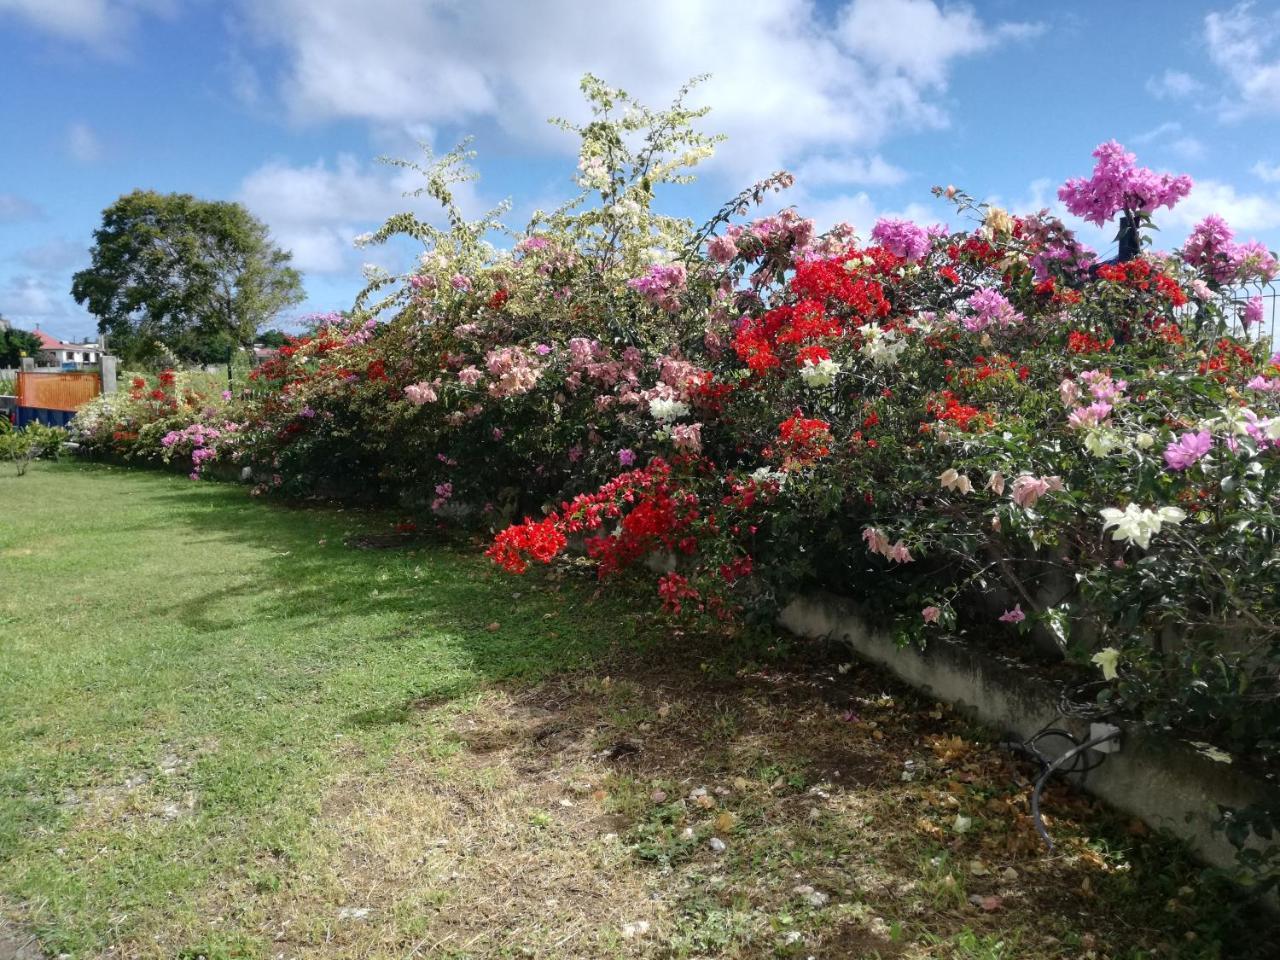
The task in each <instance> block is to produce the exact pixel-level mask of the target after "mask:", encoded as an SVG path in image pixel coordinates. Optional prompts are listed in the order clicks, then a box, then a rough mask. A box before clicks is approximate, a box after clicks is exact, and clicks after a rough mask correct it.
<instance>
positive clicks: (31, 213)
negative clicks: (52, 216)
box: [0, 193, 44, 223]
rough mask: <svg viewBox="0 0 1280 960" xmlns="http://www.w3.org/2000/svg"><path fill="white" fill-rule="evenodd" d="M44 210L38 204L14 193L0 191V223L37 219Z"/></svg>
mask: <svg viewBox="0 0 1280 960" xmlns="http://www.w3.org/2000/svg"><path fill="white" fill-rule="evenodd" d="M43 217H44V211H43V210H41V209H40V207H39V205H38V204H35V203H32V202H31V201H30V200H28V199H27V198H26V197H20V196H18V195H17V194H16V193H0V223H19V222H21V221H23V220H39V219H41V218H43Z"/></svg>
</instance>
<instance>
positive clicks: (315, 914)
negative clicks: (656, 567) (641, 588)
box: [216, 636, 1267, 958]
mask: <svg viewBox="0 0 1280 960" xmlns="http://www.w3.org/2000/svg"><path fill="white" fill-rule="evenodd" d="M688 641H692V642H693V643H695V644H696V643H699V642H701V643H705V642H706V639H705V638H688ZM688 641H686V640H685V639H684V638H681V637H679V636H677V637H676V638H674V644H676V645H679V646H681V647H683V646H684V644H685V643H686V642H688ZM684 649H686V650H687V649H688V648H687V647H684ZM833 653H834V651H832V650H831V649H830V648H827V647H824V646H823V645H817V644H805V645H803V646H802V647H800V648H798V649H796V650H792V651H790V652H789V654H788V655H787V656H785V657H783V658H781V659H779V658H777V657H774V656H767V657H765V658H764V659H763V660H762V662H757V663H752V664H748V665H745V666H739V667H738V668H737V669H734V668H733V667H731V666H729V665H728V664H729V663H731V662H738V663H741V661H740V660H738V659H737V658H736V657H734V656H732V655H730V656H729V657H728V659H727V660H726V659H723V658H713V659H712V660H711V661H706V660H701V659H699V658H698V657H695V656H690V655H688V654H687V653H686V654H685V655H681V654H680V653H679V652H677V651H675V650H674V649H672V650H667V649H663V650H661V651H650V652H649V654H648V655H646V656H645V657H644V658H643V659H641V658H636V657H628V656H625V655H622V656H617V657H615V658H614V659H613V661H612V663H611V664H610V666H609V667H608V668H606V669H605V670H604V671H602V670H593V671H590V672H578V673H574V674H570V675H566V676H562V677H560V678H557V679H554V680H550V681H547V682H544V683H542V684H540V685H537V686H534V687H530V688H523V689H520V688H507V689H501V690H494V691H491V692H490V693H489V694H487V695H485V696H484V697H483V698H482V699H481V701H480V703H479V704H478V705H477V706H475V708H474V709H471V710H468V711H465V712H462V713H453V712H450V711H449V710H448V708H441V707H437V708H428V709H427V711H426V713H425V714H424V716H423V717H422V718H421V721H420V722H421V724H422V727H423V729H424V730H428V729H429V730H435V731H437V733H435V734H432V735H430V736H426V737H424V738H421V739H419V738H413V737H410V738H407V740H406V743H405V746H404V747H403V748H402V749H401V750H400V751H398V752H397V754H396V755H395V756H394V757H393V758H392V759H391V760H390V762H389V763H388V765H387V767H386V769H385V770H384V771H383V772H382V773H381V774H379V775H377V776H375V777H373V778H367V777H364V776H352V777H347V778H344V779H342V780H341V781H340V782H339V783H337V784H336V785H335V786H334V787H333V789H332V790H331V791H330V793H329V795H328V797H327V799H326V801H325V803H324V817H323V823H322V825H321V838H320V842H319V848H320V849H323V851H324V854H323V856H322V857H321V858H320V860H319V863H320V864H322V866H319V867H317V866H316V865H315V864H313V865H312V870H311V872H309V873H308V875H307V876H306V878H305V882H301V883H295V882H290V883H289V884H287V885H286V886H285V887H283V888H282V889H279V890H276V891H273V892H272V893H270V894H269V895H265V896H264V895H263V894H262V893H261V891H254V890H252V889H250V888H241V889H236V888H231V889H229V890H226V891H224V897H225V899H223V902H222V903H221V904H219V905H218V906H217V908H216V910H217V911H218V912H221V911H222V910H231V909H235V907H234V905H240V906H241V909H242V910H243V911H244V912H243V913H242V914H241V915H240V916H238V918H237V923H238V924H241V925H243V926H246V927H249V928H251V929H256V931H257V933H258V934H259V935H260V936H261V937H263V938H264V939H271V940H272V941H274V944H275V947H274V948H275V949H277V950H278V951H280V953H281V954H282V955H285V956H317V957H318V956H371V957H383V956H386V957H391V956H423V957H459V958H461V957H491V956H493V957H497V956H502V957H505V956H537V957H557V958H558V957H565V958H578V957H581V958H587V957H606V956H628V957H632V956H634V957H882V958H891V957H902V958H925V957H965V958H969V957H973V958H1013V957H1036V958H1047V957H1064V958H1065V957H1146V956H1150V957H1156V956H1185V957H1198V956H1205V957H1209V956H1249V955H1253V953H1254V951H1255V950H1257V951H1260V952H1258V953H1257V955H1258V956H1262V955H1265V949H1266V946H1265V944H1266V942H1267V936H1266V934H1265V933H1263V932H1262V929H1261V923H1262V922H1261V921H1260V920H1256V919H1255V922H1256V923H1257V924H1258V925H1259V926H1258V928H1257V929H1256V930H1254V931H1250V929H1249V925H1248V922H1247V921H1246V920H1244V919H1243V918H1242V917H1239V916H1236V915H1234V914H1233V913H1232V911H1231V910H1230V909H1227V908H1225V903H1226V901H1227V899H1229V897H1230V892H1229V891H1228V890H1226V889H1225V888H1222V889H1215V888H1212V887H1209V888H1206V887H1204V886H1202V885H1201V884H1200V882H1199V879H1198V869H1197V868H1196V867H1195V866H1194V865H1193V864H1191V863H1190V862H1189V861H1188V860H1187V859H1186V858H1185V857H1184V856H1183V855H1182V854H1181V853H1180V852H1179V851H1178V850H1177V849H1176V846H1175V845H1174V844H1172V843H1171V842H1168V841H1163V840H1159V839H1157V838H1154V837H1151V836H1149V835H1148V831H1147V830H1146V828H1145V827H1143V825H1142V824H1140V823H1136V822H1133V821H1126V820H1124V819H1122V818H1116V817H1110V816H1108V815H1107V814H1106V813H1105V812H1104V811H1102V810H1100V809H1099V808H1098V807H1096V806H1095V805H1094V804H1093V803H1092V802H1091V801H1089V800H1088V799H1087V798H1085V797H1084V796H1083V795H1082V794H1079V793H1078V792H1076V791H1073V790H1072V789H1070V788H1069V787H1066V786H1057V787H1054V788H1052V789H1050V791H1049V792H1048V794H1047V797H1046V807H1047V809H1048V810H1049V811H1050V814H1049V816H1048V817H1047V818H1046V819H1047V822H1048V823H1049V824H1050V826H1051V828H1052V829H1053V830H1054V833H1055V837H1056V838H1057V840H1058V850H1057V852H1056V853H1054V854H1053V855H1048V854H1047V853H1046V851H1045V849H1044V847H1043V846H1042V844H1041V842H1040V840H1039V838H1038V837H1037V835H1036V834H1035V831H1034V828H1033V826H1032V824H1031V820H1030V817H1029V815H1028V812H1027V790H1028V787H1029V783H1028V779H1027V778H1028V776H1029V775H1030V773H1031V770H1030V769H1029V768H1026V767H1024V766H1023V765H1021V764H1019V763H1017V762H1015V761H1014V760H1013V759H1012V758H1010V757H1009V756H1007V755H1004V754H1002V753H999V752H997V751H995V750H994V749H993V748H992V747H991V746H990V745H989V744H984V743H983V742H982V741H980V740H978V739H975V737H976V736H982V735H983V732H982V731H979V730H976V729H974V728H972V727H970V726H969V725H968V724H967V723H966V722H965V721H964V720H963V719H962V718H957V717H955V716H953V715H952V714H951V713H950V712H949V711H948V710H947V709H946V708H944V707H942V706H940V705H936V704H930V703H924V702H921V701H919V700H917V699H915V698H914V697H913V696H912V695H910V694H909V693H907V692H905V691H903V690H901V689H897V688H894V687H892V686H891V685H889V684H888V683H887V681H886V680H885V679H884V678H883V676H882V675H880V674H878V673H876V672H875V671H873V670H871V669H869V668H864V667H861V666H857V665H852V664H848V663H841V662H839V657H838V654H837V655H836V659H834V660H833V659H831V656H832V654H833ZM442 712H443V713H445V714H447V716H441V715H440V714H441V713H442ZM432 714H436V716H435V717H434V718H433V716H432ZM433 719H434V720H435V721H441V722H439V723H435V722H433ZM1218 896H1220V897H1222V898H1223V900H1222V901H1218V900H1216V899H1215V898H1216V897H1218ZM248 904H252V906H248V907H246V905H248Z"/></svg>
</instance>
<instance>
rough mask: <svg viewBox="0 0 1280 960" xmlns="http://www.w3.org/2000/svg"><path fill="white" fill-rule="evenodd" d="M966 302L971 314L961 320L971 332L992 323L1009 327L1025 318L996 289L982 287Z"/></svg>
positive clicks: (980, 329) (985, 327)
mask: <svg viewBox="0 0 1280 960" xmlns="http://www.w3.org/2000/svg"><path fill="white" fill-rule="evenodd" d="M967 302H968V304H969V309H970V310H972V311H973V315H972V316H968V317H965V318H964V319H963V320H962V321H961V322H962V323H963V324H964V328H965V329H966V330H968V331H970V332H971V333H977V332H979V331H982V330H985V329H987V327H989V326H991V325H993V324H995V325H996V326H999V327H1010V326H1013V325H1014V324H1015V323H1021V322H1022V321H1023V320H1025V319H1026V318H1025V317H1023V315H1022V314H1021V313H1019V312H1018V311H1017V310H1015V309H1014V308H1013V305H1012V304H1011V303H1009V301H1008V300H1007V299H1005V297H1004V294H1002V293H1000V292H999V291H998V290H992V289H990V288H983V289H981V290H979V291H978V292H977V293H975V294H973V295H972V296H970V297H969V299H968V301H967Z"/></svg>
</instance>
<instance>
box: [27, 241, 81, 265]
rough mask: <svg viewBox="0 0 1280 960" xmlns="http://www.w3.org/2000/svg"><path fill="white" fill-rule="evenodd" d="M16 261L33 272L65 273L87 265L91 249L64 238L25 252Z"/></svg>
mask: <svg viewBox="0 0 1280 960" xmlns="http://www.w3.org/2000/svg"><path fill="white" fill-rule="evenodd" d="M16 259H17V260H18V262H19V263H22V264H23V265H25V266H27V267H30V268H31V269H33V270H50V271H58V270H63V271H65V270H70V269H71V268H72V267H80V266H84V265H86V264H87V263H88V260H89V248H88V247H86V246H85V245H84V244H83V243H80V242H77V241H75V240H68V239H66V238H65V237H62V238H58V239H54V240H50V241H48V242H47V243H42V244H40V245H39V246H35V247H30V248H29V249H26V250H23V251H22V252H21V253H19V254H18V256H17V258H16Z"/></svg>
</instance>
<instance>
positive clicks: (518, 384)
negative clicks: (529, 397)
mask: <svg viewBox="0 0 1280 960" xmlns="http://www.w3.org/2000/svg"><path fill="white" fill-rule="evenodd" d="M484 360H485V366H486V367H487V368H488V370H489V373H490V375H492V376H493V377H494V378H495V382H494V383H491V384H489V395H490V396H493V397H497V398H499V399H503V398H506V397H517V396H520V395H521V394H524V393H528V392H529V391H530V390H532V389H533V388H534V387H535V386H536V385H537V383H538V380H539V378H541V376H542V368H541V367H540V366H538V364H537V363H536V362H535V361H534V359H533V358H532V357H530V356H529V355H528V354H527V353H525V352H524V350H522V349H521V348H520V347H503V348H502V349H501V350H490V351H489V352H488V353H486V354H485V355H484Z"/></svg>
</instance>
